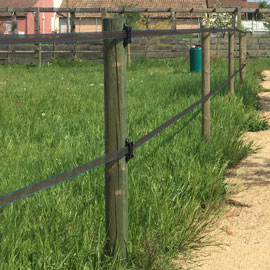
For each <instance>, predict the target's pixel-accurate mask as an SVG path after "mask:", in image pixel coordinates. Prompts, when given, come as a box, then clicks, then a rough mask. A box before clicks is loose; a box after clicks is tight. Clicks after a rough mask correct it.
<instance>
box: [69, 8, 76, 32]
mask: <svg viewBox="0 0 270 270" xmlns="http://www.w3.org/2000/svg"><path fill="white" fill-rule="evenodd" d="M70 30H71V32H72V33H74V32H75V12H71V13H70Z"/></svg>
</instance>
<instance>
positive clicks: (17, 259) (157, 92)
mask: <svg viewBox="0 0 270 270" xmlns="http://www.w3.org/2000/svg"><path fill="white" fill-rule="evenodd" d="M269 65H270V59H260V60H256V59H254V60H250V61H249V63H248V68H247V76H246V77H247V78H246V80H245V83H244V84H243V85H241V86H240V85H239V82H238V79H237V80H236V87H235V91H236V98H231V97H230V96H229V95H228V88H225V89H224V90H223V91H222V92H221V93H220V94H217V95H216V96H215V97H214V98H213V99H212V101H211V114H212V122H211V133H212V138H211V140H210V141H209V142H205V141H203V140H202V138H201V110H200V108H198V109H196V110H195V111H194V112H193V113H191V114H189V115H188V116H186V117H185V118H184V119H183V120H181V121H178V122H177V123H176V124H174V125H173V126H172V127H170V128H169V129H167V130H166V131H164V132H162V133H161V134H160V135H158V136H156V137H155V138H154V139H153V140H151V141H149V142H148V143H146V144H144V145H143V146H142V147H141V148H139V149H138V150H136V152H135V155H136V157H135V158H134V159H132V160H131V161H130V162H129V247H128V249H129V265H128V267H126V268H125V269H127V268H128V269H134V270H135V269H139V270H150V269H165V270H167V269H171V267H172V264H171V260H172V258H174V257H175V256H177V254H179V253H181V252H182V253H183V252H186V251H188V250H190V249H194V248H198V247H200V246H201V245H203V243H204V242H203V241H204V237H205V229H206V227H207V226H209V224H211V222H212V220H213V219H215V217H216V216H217V215H218V213H219V211H220V210H219V209H220V208H219V206H220V204H221V203H222V201H223V199H224V196H225V194H226V190H227V186H226V185H225V184H224V182H223V179H224V173H225V171H226V169H227V168H228V167H230V166H232V165H233V164H235V163H237V162H238V161H239V160H240V159H241V158H243V157H245V156H246V155H247V154H248V153H249V151H250V148H249V146H245V145H244V144H243V142H242V141H241V140H240V139H239V136H240V135H241V134H242V133H243V132H244V131H247V130H252V131H255V130H259V129H263V128H267V126H266V124H265V123H264V122H261V121H260V120H259V119H258V113H257V111H256V109H257V108H258V105H257V96H256V95H257V91H258V90H259V87H258V78H259V74H260V70H261V69H263V68H265V67H267V66H269ZM211 70H212V72H211V84H212V88H214V87H215V86H217V85H218V84H220V83H221V82H222V81H223V80H224V79H225V78H226V75H227V63H226V62H224V61H222V60H216V61H214V62H212V64H211ZM103 83H104V82H103V66H102V64H101V63H75V62H59V63H56V64H52V65H48V66H43V67H42V68H41V69H38V68H36V67H33V66H31V65H29V66H1V67H0V99H1V105H0V127H1V129H0V140H1V144H0V166H1V169H0V179H1V182H0V196H1V195H4V194H5V193H7V192H11V191H13V190H15V189H18V188H22V187H24V186H26V185H29V184H31V183H34V182H38V181H39V180H41V179H45V178H47V177H50V176H52V175H54V174H58V173H60V172H63V171H65V170H68V169H70V168H73V167H75V166H78V165H81V164H83V163H86V162H88V161H90V160H92V159H94V158H97V157H99V156H101V155H103V154H104V114H103V111H104V105H103V99H104V97H103ZM200 85H201V76H200V74H190V73H189V72H188V63H187V62H184V59H173V60H150V59H148V60H145V59H137V60H136V61H134V62H133V64H132V66H131V68H130V69H129V71H128V127H129V130H128V133H129V138H130V139H132V140H134V141H135V140H137V139H139V138H140V137H141V136H143V135H145V134H146V133H147V132H149V131H151V130H152V129H153V128H155V127H157V126H158V125H160V124H162V123H163V122H164V121H166V120H168V119H169V118H170V117H172V116H174V115H175V114H176V113H178V112H180V111H181V110H183V109H185V108H186V107H187V106H189V105H190V104H192V103H193V102H195V101H196V100H198V99H199V98H200V97H201V88H200ZM104 207H105V203H104V167H101V168H98V169H95V170H94V171H92V172H89V173H86V174H83V175H81V176H79V177H77V178H75V179H73V180H70V181H68V182H65V183H63V184H60V185H58V186H56V187H53V188H51V189H48V190H46V191H43V192H40V193H38V194H36V195H33V196H31V197H29V198H26V199H24V200H21V201H19V202H16V203H14V204H11V205H9V206H6V207H4V208H1V209H0V220H1V221H0V242H1V245H0V269H1V270H7V269H8V270H13V269H14V270H17V269H65V270H66V269H71V270H76V269H78V270H105V269H106V270H107V269H112V270H113V269H115V270H119V269H121V266H120V265H119V262H118V260H117V257H115V258H108V257H106V256H105V255H104V252H103V250H104V243H105V240H106V239H105V218H104V211H105V210H104Z"/></svg>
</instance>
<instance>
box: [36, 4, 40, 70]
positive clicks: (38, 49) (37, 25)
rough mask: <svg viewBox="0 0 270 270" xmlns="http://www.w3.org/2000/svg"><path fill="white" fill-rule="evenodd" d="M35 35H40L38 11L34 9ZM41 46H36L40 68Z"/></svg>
mask: <svg viewBox="0 0 270 270" xmlns="http://www.w3.org/2000/svg"><path fill="white" fill-rule="evenodd" d="M35 34H40V9H39V7H37V8H36V11H35ZM41 50H42V46H41V43H39V44H37V45H36V51H37V59H38V67H41V62H42V55H41Z"/></svg>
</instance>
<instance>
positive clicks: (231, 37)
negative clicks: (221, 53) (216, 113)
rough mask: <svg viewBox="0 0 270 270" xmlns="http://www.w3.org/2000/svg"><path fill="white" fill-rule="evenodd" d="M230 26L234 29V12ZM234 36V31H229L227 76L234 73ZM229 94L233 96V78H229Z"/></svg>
mask: <svg viewBox="0 0 270 270" xmlns="http://www.w3.org/2000/svg"><path fill="white" fill-rule="evenodd" d="M232 28H233V29H235V13H233V14H232ZM234 37H235V32H230V33H229V77H231V76H232V75H233V74H234ZM230 94H231V95H232V96H234V78H232V79H231V80H230Z"/></svg>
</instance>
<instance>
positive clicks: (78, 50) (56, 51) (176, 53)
mask: <svg viewBox="0 0 270 270" xmlns="http://www.w3.org/2000/svg"><path fill="white" fill-rule="evenodd" d="M200 41H201V39H199V38H176V37H174V38H166V39H164V38H163V39H159V38H158V39H157V38H141V39H134V40H133V41H132V44H131V45H130V47H131V56H134V57H139V56H144V57H148V58H174V57H181V56H184V57H185V56H188V55H189V49H190V47H191V46H194V45H195V44H198V43H200ZM234 43H235V56H236V57H238V56H239V46H237V45H238V44H239V41H238V39H237V38H236V39H235V42H234ZM37 50H38V48H37V46H35V45H31V44H27V45H7V46H1V47H0V64H23V63H36V62H38V56H39V54H38V53H37ZM227 55H228V39H227V38H215V37H214V38H211V57H212V58H215V57H217V58H219V57H221V58H223V57H224V58H225V57H227ZM247 55H248V56H249V57H270V37H269V38H248V39H247ZM41 58H42V61H43V62H51V61H52V60H53V59H61V58H74V59H78V60H79V59H81V60H98V59H103V41H95V42H91V43H77V44H44V45H42V46H41Z"/></svg>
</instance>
